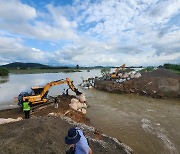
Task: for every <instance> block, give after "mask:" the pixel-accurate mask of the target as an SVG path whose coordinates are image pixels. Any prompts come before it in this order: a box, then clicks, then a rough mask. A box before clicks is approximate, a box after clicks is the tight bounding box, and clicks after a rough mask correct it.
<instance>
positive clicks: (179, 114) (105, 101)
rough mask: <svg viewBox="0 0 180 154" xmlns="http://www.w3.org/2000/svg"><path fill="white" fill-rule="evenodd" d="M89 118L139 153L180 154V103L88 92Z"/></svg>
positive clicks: (86, 92) (97, 126)
mask: <svg viewBox="0 0 180 154" xmlns="http://www.w3.org/2000/svg"><path fill="white" fill-rule="evenodd" d="M85 94H86V96H87V99H88V104H89V105H90V107H89V109H88V117H89V118H90V119H91V123H92V124H93V125H94V126H96V128H98V129H99V130H100V131H102V132H104V133H106V134H107V135H109V136H112V137H116V138H117V139H119V140H121V141H122V142H123V143H125V144H127V145H129V146H130V147H131V148H132V149H133V150H134V151H135V153H139V154H161V153H162V154H166V153H167V154H169V153H179V152H180V146H179V145H180V101H179V100H172V99H170V100H167V99H153V98H148V97H144V96H137V95H120V94H112V93H106V92H101V91H97V90H95V89H92V90H88V91H85Z"/></svg>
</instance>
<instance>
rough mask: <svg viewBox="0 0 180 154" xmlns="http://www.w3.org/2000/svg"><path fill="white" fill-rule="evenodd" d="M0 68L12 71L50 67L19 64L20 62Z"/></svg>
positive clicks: (46, 66)
mask: <svg viewBox="0 0 180 154" xmlns="http://www.w3.org/2000/svg"><path fill="white" fill-rule="evenodd" d="M0 67H1V68H12V69H18V68H19V69H27V68H51V66H48V65H42V64H39V63H20V62H15V63H10V64H7V65H2V66H0Z"/></svg>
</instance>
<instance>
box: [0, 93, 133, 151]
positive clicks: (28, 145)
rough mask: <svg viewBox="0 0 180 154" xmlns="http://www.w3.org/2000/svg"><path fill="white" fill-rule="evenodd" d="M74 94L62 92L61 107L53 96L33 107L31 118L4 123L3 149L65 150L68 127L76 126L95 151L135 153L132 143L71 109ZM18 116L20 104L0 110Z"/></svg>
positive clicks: (1, 115)
mask: <svg viewBox="0 0 180 154" xmlns="http://www.w3.org/2000/svg"><path fill="white" fill-rule="evenodd" d="M73 97H74V96H65V95H60V96H58V99H57V100H58V106H59V108H57V109H56V108H54V98H50V99H49V101H48V102H47V104H46V105H42V104H41V105H38V106H33V107H32V111H31V117H30V119H28V120H21V121H18V122H13V123H8V124H3V125H0V130H1V131H0V151H1V153H4V154H6V153H39V154H41V153H42V154H43V153H58V154H61V153H62V154H64V153H65V152H66V150H67V149H68V146H67V145H66V144H65V142H64V137H65V136H66V135H67V131H68V129H69V128H70V127H74V126H78V127H80V128H81V129H82V130H83V132H84V133H85V136H86V137H87V138H88V139H89V142H90V147H91V148H92V150H93V152H94V153H97V154H101V153H102V154H103V153H107V154H109V153H114V154H120V153H122V154H128V153H133V152H132V150H131V149H130V148H129V147H128V146H126V145H124V144H123V143H120V142H119V141H116V140H114V139H112V138H110V137H107V136H104V135H103V134H102V133H100V132H99V131H97V130H96V129H95V128H94V127H91V126H90V120H89V119H88V118H86V117H85V115H83V114H82V113H80V112H78V111H74V110H71V109H69V106H68V104H69V103H70V100H71V98H73ZM64 115H66V116H64ZM17 117H22V118H24V114H23V111H22V109H20V108H15V109H9V110H3V111H0V118H17Z"/></svg>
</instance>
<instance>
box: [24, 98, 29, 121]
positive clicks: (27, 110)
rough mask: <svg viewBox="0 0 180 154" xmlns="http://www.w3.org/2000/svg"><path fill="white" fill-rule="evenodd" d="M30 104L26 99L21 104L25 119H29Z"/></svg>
mask: <svg viewBox="0 0 180 154" xmlns="http://www.w3.org/2000/svg"><path fill="white" fill-rule="evenodd" d="M30 104H31V103H29V102H28V99H26V100H25V101H24V102H23V111H24V114H25V119H29V115H30V109H31V107H30Z"/></svg>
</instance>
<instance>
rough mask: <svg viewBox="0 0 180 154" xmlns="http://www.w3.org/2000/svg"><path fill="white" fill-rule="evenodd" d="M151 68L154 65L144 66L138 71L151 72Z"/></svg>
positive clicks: (152, 68)
mask: <svg viewBox="0 0 180 154" xmlns="http://www.w3.org/2000/svg"><path fill="white" fill-rule="evenodd" d="M153 70H154V67H152V66H149V67H146V68H144V69H142V70H140V71H139V72H140V73H144V72H152V71H153Z"/></svg>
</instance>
